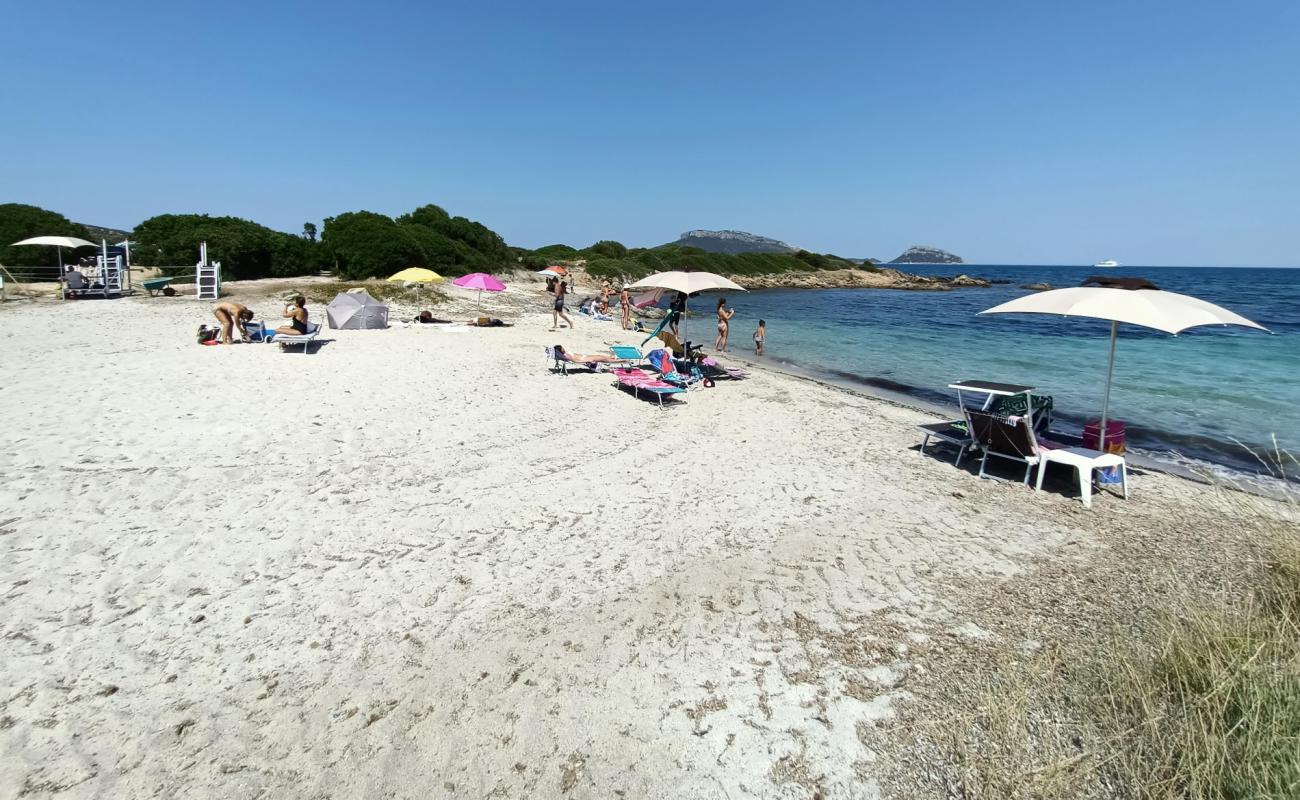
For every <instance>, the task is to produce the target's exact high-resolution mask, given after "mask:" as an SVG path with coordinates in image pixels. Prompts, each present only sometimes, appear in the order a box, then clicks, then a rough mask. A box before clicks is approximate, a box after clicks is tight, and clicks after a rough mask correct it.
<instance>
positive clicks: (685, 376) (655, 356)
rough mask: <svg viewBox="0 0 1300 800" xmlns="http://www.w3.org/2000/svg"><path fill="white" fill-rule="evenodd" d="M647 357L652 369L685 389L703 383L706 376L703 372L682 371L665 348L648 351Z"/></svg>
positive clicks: (666, 379) (665, 379)
mask: <svg viewBox="0 0 1300 800" xmlns="http://www.w3.org/2000/svg"><path fill="white" fill-rule="evenodd" d="M645 359H646V363H648V364H649V365H650V367H651V369H653V370H654V371H655V372H658V373H659V377H661V378H663V380H664V381H665V382H667V383H670V384H672V385H674V386H680V387H682V388H684V389H691V388H694V387H695V386H697V385H701V384H702V381H703V378H704V376H703V375H702V374H699V373H698V371H692V372H691V373H685V372H681V371H680V370H679V369H678V367H677V363H676V362H674V361H673V359H672V357H671V356H670V355H669V354H668V351H667V350H664V349H663V348H659V349H658V350H651V351H650V352H649V353H646V354H645Z"/></svg>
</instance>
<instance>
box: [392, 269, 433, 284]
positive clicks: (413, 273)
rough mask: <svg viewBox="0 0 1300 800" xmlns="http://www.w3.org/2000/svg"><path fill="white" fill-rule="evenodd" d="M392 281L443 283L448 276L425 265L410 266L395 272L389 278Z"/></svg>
mask: <svg viewBox="0 0 1300 800" xmlns="http://www.w3.org/2000/svg"><path fill="white" fill-rule="evenodd" d="M388 279H389V280H390V281H403V282H406V283H442V282H443V281H444V280H446V278H444V277H442V276H441V275H439V274H438V273H436V272H434V271H433V270H431V269H425V268H424V267H408V268H407V269H404V270H402V271H401V272H398V273H395V274H393V275H391V276H390V277H389V278H388Z"/></svg>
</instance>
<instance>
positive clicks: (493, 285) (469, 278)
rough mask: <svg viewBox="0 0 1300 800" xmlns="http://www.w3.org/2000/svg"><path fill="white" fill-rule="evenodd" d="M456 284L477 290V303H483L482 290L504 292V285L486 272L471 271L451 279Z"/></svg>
mask: <svg viewBox="0 0 1300 800" xmlns="http://www.w3.org/2000/svg"><path fill="white" fill-rule="evenodd" d="M452 283H454V284H455V285H457V286H461V287H464V288H466V289H477V290H478V302H479V305H482V304H483V293H484V292H504V291H505V290H506V285H505V284H504V283H502V282H501V281H499V280H497V279H496V278H494V277H492V276H491V275H489V274H487V273H486V272H471V273H470V274H468V275H462V276H461V277H459V278H457V279H456V280H454V281H452Z"/></svg>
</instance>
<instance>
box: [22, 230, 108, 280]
mask: <svg viewBox="0 0 1300 800" xmlns="http://www.w3.org/2000/svg"><path fill="white" fill-rule="evenodd" d="M13 246H14V247H29V246H32V247H36V246H45V247H57V248H58V250H59V284H60V285H62V283H63V248H65V247H71V248H73V249H74V250H75V249H76V248H78V247H97V246H98V245H96V244H95V243H94V242H88V241H86V240H85V239H78V238H77V237H75V236H33V237H32V238H30V239H23V240H22V241H21V242H14V243H13Z"/></svg>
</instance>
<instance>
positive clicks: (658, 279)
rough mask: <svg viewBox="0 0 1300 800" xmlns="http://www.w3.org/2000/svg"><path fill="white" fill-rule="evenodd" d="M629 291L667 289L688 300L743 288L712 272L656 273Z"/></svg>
mask: <svg viewBox="0 0 1300 800" xmlns="http://www.w3.org/2000/svg"><path fill="white" fill-rule="evenodd" d="M627 288H629V289H668V290H670V291H675V292H681V293H682V294H684V295H686V296H687V297H688V298H689V297H690V296H691V295H693V294H695V293H696V292H707V291H710V290H717V289H725V290H727V291H731V292H743V291H745V287H743V286H740V285H738V284H736V283H734V282H733V281H731V280H728V279H727V278H724V277H722V276H721V275H715V274H714V273H712V272H678V271H673V272H657V273H655V274H654V275H651V276H650V277H648V278H642V279H641V280H639V281H637V282H636V283H634V284H632V285H631V286H629V287H627ZM682 339H683V340H684V341H688V339H687V337H686V306H685V304H683V306H682ZM647 341H648V340H647ZM683 355H686V356H688V357H689V356H690V353H685V352H683Z"/></svg>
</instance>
